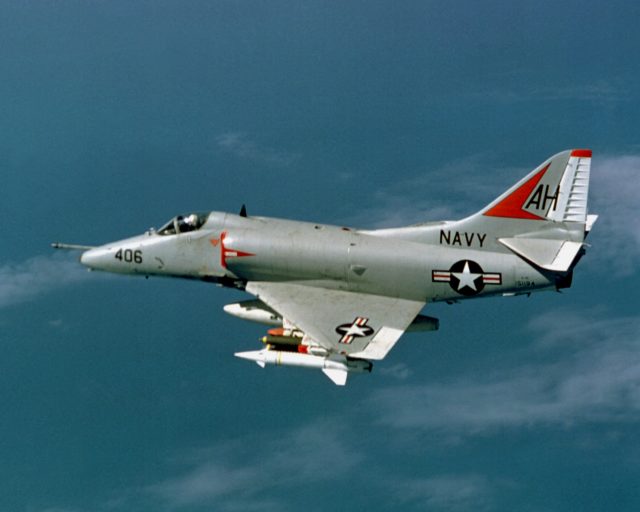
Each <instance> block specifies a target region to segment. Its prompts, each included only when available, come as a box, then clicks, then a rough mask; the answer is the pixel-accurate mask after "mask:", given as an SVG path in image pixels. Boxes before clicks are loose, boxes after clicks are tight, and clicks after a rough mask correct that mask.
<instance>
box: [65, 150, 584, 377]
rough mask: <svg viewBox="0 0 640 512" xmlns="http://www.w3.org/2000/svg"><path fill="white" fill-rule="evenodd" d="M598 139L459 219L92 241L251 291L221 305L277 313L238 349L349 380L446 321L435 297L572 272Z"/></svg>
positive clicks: (94, 265) (260, 224) (527, 289)
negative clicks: (401, 342) (436, 312)
mask: <svg viewBox="0 0 640 512" xmlns="http://www.w3.org/2000/svg"><path fill="white" fill-rule="evenodd" d="M590 165H591V151H590V150H587V149H575V150H569V151H564V152H562V153H558V154H557V155H555V156H553V157H551V158H550V159H548V160H547V161H545V162H544V163H542V164H541V165H540V166H539V167H537V168H536V169H534V170H533V171H531V172H530V173H529V174H528V175H527V176H525V177H524V178H523V179H521V180H520V181H519V182H518V183H516V184H515V185H514V186H513V187H511V188H510V189H508V190H507V191H506V192H505V193H503V194H502V195H500V196H499V197H498V198H497V199H496V200H494V201H493V202H491V203H490V204H489V205H488V206H486V207H485V208H483V209H482V210H480V211H479V212H477V213H475V214H474V215H471V216H469V217H466V218H464V219H462V220H457V221H442V222H428V223H424V224H417V225H413V226H408V227H401V228H393V229H378V230H359V229H350V228H345V227H339V226H329V225H324V224H312V223H307V222H297V221H291V220H281V219H272V218H266V217H253V216H248V215H247V214H246V211H245V209H244V207H243V209H242V211H241V212H240V214H239V215H234V214H230V213H222V212H210V213H192V214H189V215H181V216H178V217H175V218H174V219H172V220H171V221H169V222H168V223H167V224H166V225H164V226H163V227H161V228H160V229H158V230H153V229H152V230H149V231H147V232H146V233H144V234H142V235H139V236H135V237H133V238H127V239H125V240H120V241H117V242H111V243H108V244H105V245H103V246H100V247H91V248H89V247H85V246H70V245H65V244H54V247H59V248H75V249H82V250H84V252H83V253H82V256H81V258H80V261H81V262H82V263H83V264H84V265H86V266H87V267H89V268H90V269H95V270H103V271H107V272H117V273H124V274H140V275H144V276H150V275H159V276H169V277H182V278H189V279H199V280H203V281H208V282H212V283H218V284H220V285H223V286H229V287H234V288H239V289H241V290H245V291H246V292H248V293H250V294H251V295H253V296H254V297H255V299H252V300H247V301H245V302H238V303H235V304H229V305H227V306H225V308H224V310H225V311H226V312H227V313H229V314H232V315H235V316H237V317H240V318H243V319H246V320H251V321H255V322H260V323H263V324H266V325H269V326H271V329H270V330H269V331H268V332H267V335H266V336H265V337H264V338H263V342H264V343H265V347H264V348H262V349H261V350H253V351H247V352H237V353H236V354H235V355H236V356H238V357H241V358H244V359H248V360H251V361H255V362H257V363H258V364H259V365H260V366H263V367H264V366H265V365H268V364H273V365H285V366H301V367H308V368H319V369H322V371H323V372H324V373H325V374H326V375H327V376H328V377H329V378H330V379H331V380H332V381H333V382H334V383H336V384H338V385H344V384H345V383H346V380H347V376H348V374H349V373H351V372H357V373H359V372H369V371H371V368H372V363H371V361H372V360H380V359H383V358H384V357H385V356H386V355H387V353H388V352H389V351H390V350H391V349H392V348H393V346H394V345H395V344H396V342H397V341H398V339H399V338H400V337H401V336H402V334H403V333H404V332H408V331H427V330H434V329H437V328H438V320H437V319H435V318H431V317H429V316H425V315H421V314H420V311H421V310H422V308H423V307H424V306H425V304H426V303H428V302H437V301H447V302H456V301H459V300H462V299H470V298H476V297H485V296H491V295H504V296H513V295H520V294H529V293H531V292H534V291H540V290H559V289H562V288H568V287H570V286H571V280H572V277H573V269H574V267H575V265H576V264H577V262H578V260H579V259H580V257H581V256H582V255H583V254H584V252H585V242H584V241H585V237H586V236H587V234H588V233H589V231H590V229H591V226H592V225H593V223H594V222H595V220H596V218H597V216H595V215H589V214H588V209H587V196H588V191H589V171H590Z"/></svg>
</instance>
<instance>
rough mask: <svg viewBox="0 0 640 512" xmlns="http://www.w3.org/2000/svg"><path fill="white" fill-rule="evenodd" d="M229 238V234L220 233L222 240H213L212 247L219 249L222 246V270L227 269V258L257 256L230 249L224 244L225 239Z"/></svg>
mask: <svg viewBox="0 0 640 512" xmlns="http://www.w3.org/2000/svg"><path fill="white" fill-rule="evenodd" d="M226 237H227V232H226V231H223V232H222V233H220V238H219V239H218V238H213V239H211V245H213V246H214V247H217V246H218V244H220V265H222V268H227V258H242V257H244V256H255V254H253V253H251V252H244V251H238V250H236V249H230V248H229V247H227V246H226V245H225V243H224V239H225V238H226Z"/></svg>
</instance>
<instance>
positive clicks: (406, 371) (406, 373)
mask: <svg viewBox="0 0 640 512" xmlns="http://www.w3.org/2000/svg"><path fill="white" fill-rule="evenodd" d="M376 373H379V374H380V375H386V376H387V377H392V378H394V379H398V380H405V379H407V378H408V377H410V376H411V374H412V373H413V372H412V371H411V369H410V368H409V367H408V366H407V365H406V364H404V363H396V364H394V365H393V366H384V367H382V368H380V369H376Z"/></svg>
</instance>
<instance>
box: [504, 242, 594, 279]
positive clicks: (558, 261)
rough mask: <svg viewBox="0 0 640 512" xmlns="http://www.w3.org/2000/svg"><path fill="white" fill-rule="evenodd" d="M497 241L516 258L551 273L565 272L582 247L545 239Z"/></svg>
mask: <svg viewBox="0 0 640 512" xmlns="http://www.w3.org/2000/svg"><path fill="white" fill-rule="evenodd" d="M498 241H499V242H500V243H501V244H502V245H504V246H505V247H507V248H509V249H510V250H511V251H513V252H514V253H516V254H517V255H518V256H520V257H522V258H524V259H525V260H527V261H529V262H531V263H533V264H534V265H536V266H538V267H540V268H543V269H545V270H550V271H552V272H567V271H568V270H569V268H571V265H572V264H573V262H574V260H575V259H576V256H577V255H578V252H579V251H580V249H581V248H582V245H583V244H582V242H571V241H569V240H548V239H545V238H499V239H498Z"/></svg>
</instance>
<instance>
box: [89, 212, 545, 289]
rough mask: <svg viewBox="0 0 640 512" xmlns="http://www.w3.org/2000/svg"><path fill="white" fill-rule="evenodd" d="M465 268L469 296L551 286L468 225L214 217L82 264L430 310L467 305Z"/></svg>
mask: <svg viewBox="0 0 640 512" xmlns="http://www.w3.org/2000/svg"><path fill="white" fill-rule="evenodd" d="M466 260H471V261H472V262H475V263H477V264H478V265H479V266H480V267H481V272H483V276H484V277H483V278H482V279H480V280H479V281H476V282H477V283H478V284H479V285H478V288H481V289H480V290H478V292H477V293H474V294H473V296H475V297H477V296H488V295H497V294H498V295H499V294H508V295H511V294H521V293H530V292H532V291H535V290H540V289H548V288H555V287H556V284H557V283H556V281H555V279H556V278H555V277H554V276H553V275H552V274H550V273H546V272H544V271H543V270H539V269H536V268H534V267H533V266H531V265H529V264H528V263H527V262H525V261H524V260H523V259H522V258H520V257H518V256H516V255H514V254H513V253H512V252H511V251H509V250H508V249H507V248H505V247H504V246H503V245H501V244H499V243H497V241H496V239H495V236H494V237H493V238H492V237H491V236H490V235H489V234H487V233H477V232H473V231H466V230H465V229H464V220H463V221H457V222H440V223H434V224H431V225H430V224H426V225H421V226H417V227H409V228H400V229H390V230H377V231H360V230H355V229H349V228H343V227H339V226H331V225H325V224H313V223H308V222H298V221H290V220H282V219H273V218H265V217H243V216H239V215H233V214H229V213H223V212H211V213H210V214H209V216H208V218H207V220H206V222H205V223H204V224H203V225H202V226H201V227H200V228H199V229H198V230H195V231H191V232H186V233H177V234H164V235H163V234H159V233H158V232H156V231H154V230H151V231H148V232H147V233H145V234H143V235H140V236H136V237H133V238H127V239H124V240H120V241H117V242H112V243H108V244H106V245H103V246H101V247H97V248H94V249H91V250H89V251H87V252H85V253H84V254H83V255H82V258H81V261H82V263H83V264H84V265H86V266H88V267H90V268H92V269H96V270H104V271H108V272H117V273H124V274H141V275H145V276H151V275H157V276H171V277H183V278H190V279H200V280H205V281H211V282H217V283H220V284H223V285H226V286H235V287H239V288H243V286H244V284H245V283H247V282H249V281H272V282H273V281H276V282H277V281H287V282H291V281H298V282H305V283H309V284H317V285H320V286H322V287H324V288H330V289H340V290H346V291H354V292H361V293H368V294H374V295H382V296H387V297H397V298H403V299H410V300H420V301H426V302H434V301H453V300H461V299H465V298H470V296H469V295H464V294H461V293H459V292H458V291H456V289H455V286H453V285H452V278H451V271H452V268H451V267H452V262H462V261H466ZM454 270H456V269H454ZM457 270H459V269H457ZM472 270H473V269H472ZM476 272H478V271H477V270H476ZM475 275H478V274H475ZM447 276H449V277H447ZM447 279H448V280H447ZM483 280H484V281H483Z"/></svg>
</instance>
